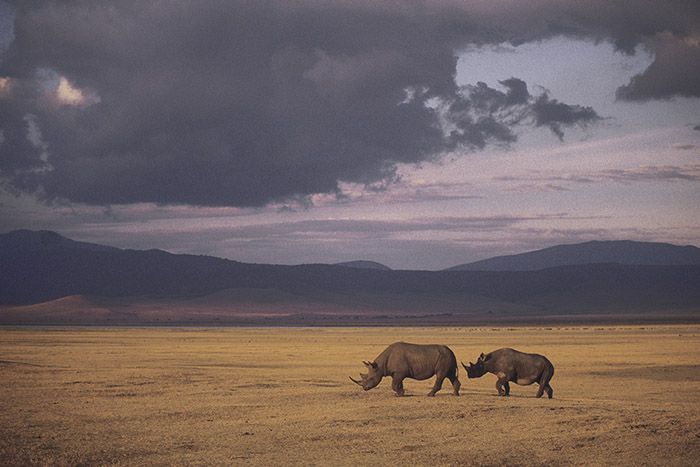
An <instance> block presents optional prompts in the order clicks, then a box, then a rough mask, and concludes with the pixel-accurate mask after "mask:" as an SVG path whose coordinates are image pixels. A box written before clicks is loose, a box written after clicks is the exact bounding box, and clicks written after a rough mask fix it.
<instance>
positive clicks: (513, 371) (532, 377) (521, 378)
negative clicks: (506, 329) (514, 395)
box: [462, 349, 554, 399]
mask: <svg viewBox="0 0 700 467" xmlns="http://www.w3.org/2000/svg"><path fill="white" fill-rule="evenodd" d="M462 366H463V367H464V369H465V370H467V376H468V377H469V378H481V377H482V376H484V374H486V373H492V374H494V375H496V376H497V377H498V380H496V389H497V390H498V395H499V396H509V395H510V385H509V384H508V382H509V381H512V382H514V383H516V384H520V385H528V384H532V383H538V384H539V386H540V387H539V388H538V389H537V397H542V393H543V392H544V391H547V397H549V398H550V399H551V398H552V396H553V395H554V389H552V386H550V385H549V381H550V380H551V379H552V376H554V365H552V362H550V361H549V360H548V359H547V357H545V356H543V355H538V354H534V353H524V352H518V351H517V350H515V349H498V350H494V351H493V352H491V353H487V354H486V355H484V354H483V353H482V354H481V355H480V356H479V358H478V359H477V361H476V363H472V362H469V366H466V365H465V364H464V363H462Z"/></svg>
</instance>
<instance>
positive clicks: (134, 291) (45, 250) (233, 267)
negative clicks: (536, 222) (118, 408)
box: [0, 231, 700, 325]
mask: <svg viewBox="0 0 700 467" xmlns="http://www.w3.org/2000/svg"><path fill="white" fill-rule="evenodd" d="M643 317H645V318H643ZM553 320H554V321H557V322H571V321H576V320H579V321H580V320H584V321H585V320H594V321H595V320H598V321H600V320H613V321H615V320H623V321H626V322H629V321H633V322H640V320H651V321H653V320H657V321H658V320H662V321H679V320H682V321H694V322H697V321H698V320H700V265H626V264H610V263H605V264H580V265H570V266H569V265H568V266H559V267H553V268H545V269H540V270H535V271H394V270H388V271H387V270H377V269H356V268H353V267H345V266H337V265H324V264H310V265H299V266H282V265H270V264H246V263H240V262H237V261H231V260H226V259H221V258H215V257H211V256H196V255H176V254H171V253H168V252H165V251H161V250H148V251H140V250H122V249H118V248H112V247H102V246H100V245H92V244H86V243H81V242H74V241H72V240H69V239H67V238H64V237H61V236H60V235H58V234H55V233H46V232H31V231H19V232H11V233H9V234H3V235H0V324H71V323H73V324H110V323H111V324H130V325H139V324H158V323H161V324H162V323H169V324H188V325H189V324H192V325H203V324H236V325H240V324H246V325H247V324H256V325H261V324H262V325H267V324H269V325H288V324H293V325H310V324H313V325H318V324H334V325H338V324H340V325H358V324H381V325H394V324H416V325H427V324H431V325H443V324H462V325H464V324H472V325H473V324H478V323H484V324H490V323H534V322H540V323H551V322H552V321H553Z"/></svg>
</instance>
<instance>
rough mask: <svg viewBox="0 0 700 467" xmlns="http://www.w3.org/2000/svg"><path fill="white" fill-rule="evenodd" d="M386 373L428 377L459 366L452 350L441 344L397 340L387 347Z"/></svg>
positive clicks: (421, 377)
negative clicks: (410, 342) (411, 342)
mask: <svg viewBox="0 0 700 467" xmlns="http://www.w3.org/2000/svg"><path fill="white" fill-rule="evenodd" d="M385 352H386V366H385V375H392V374H395V373H402V374H405V375H406V376H408V377H410V378H414V379H427V378H430V377H432V376H434V375H435V373H436V372H438V371H444V372H449V370H450V369H452V368H453V367H454V368H456V367H457V359H456V358H455V356H454V353H453V352H452V350H450V349H449V347H447V346H445V345H439V344H409V343H407V342H396V343H394V344H391V345H390V346H389V347H388V348H387V349H386V351H385Z"/></svg>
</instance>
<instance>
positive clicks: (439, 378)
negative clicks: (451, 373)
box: [428, 373, 445, 397]
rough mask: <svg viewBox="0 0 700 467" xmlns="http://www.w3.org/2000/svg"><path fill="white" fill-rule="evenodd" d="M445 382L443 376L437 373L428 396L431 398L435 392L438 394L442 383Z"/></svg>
mask: <svg viewBox="0 0 700 467" xmlns="http://www.w3.org/2000/svg"><path fill="white" fill-rule="evenodd" d="M443 381H445V375H444V374H441V373H438V374H437V376H436V378H435V384H434V385H433V389H431V390H430V392H429V393H428V395H429V396H430V397H433V396H434V395H435V393H436V392H438V391H439V390H440V389H442V382H443Z"/></svg>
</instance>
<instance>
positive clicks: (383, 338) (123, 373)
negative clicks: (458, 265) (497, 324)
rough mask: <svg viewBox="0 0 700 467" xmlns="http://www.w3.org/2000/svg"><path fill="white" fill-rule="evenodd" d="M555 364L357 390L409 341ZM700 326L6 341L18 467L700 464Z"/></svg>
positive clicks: (85, 332)
mask: <svg viewBox="0 0 700 467" xmlns="http://www.w3.org/2000/svg"><path fill="white" fill-rule="evenodd" d="M397 340H404V341H409V342H418V343H444V344H447V345H449V346H450V347H451V348H452V349H453V350H454V351H455V353H456V355H457V357H458V359H460V360H463V361H465V362H466V361H468V360H470V359H471V360H473V359H474V358H476V356H477V355H479V353H481V352H485V351H490V350H494V349H496V348H499V347H504V346H509V347H515V348H517V349H519V350H523V351H527V352H538V353H543V354H546V355H547V356H548V357H549V358H550V359H551V360H552V362H553V363H554V365H555V367H556V370H555V375H554V378H553V379H552V386H553V387H554V390H555V395H554V396H555V398H554V399H552V400H547V399H545V398H543V399H536V398H534V395H535V392H536V385H533V386H525V387H523V386H516V385H511V397H509V398H500V397H497V396H496V389H495V377H493V376H491V375H486V376H484V377H483V378H481V379H477V380H468V379H467V378H466V375H465V372H464V371H463V370H462V371H461V372H460V379H461V381H462V397H459V398H457V397H453V396H451V395H450V392H451V391H450V390H449V388H448V387H447V386H448V384H446V385H445V388H444V390H443V391H442V392H440V393H438V395H437V397H435V398H428V397H425V394H426V393H427V392H428V391H429V389H430V387H431V385H432V381H413V380H406V381H405V387H406V389H407V392H408V394H409V395H410V397H404V398H397V397H394V396H393V395H392V392H391V387H390V382H389V381H388V380H385V381H384V382H382V384H381V385H380V386H379V387H378V388H376V389H374V390H372V391H368V392H364V391H362V390H361V389H360V388H358V387H357V386H355V385H353V384H352V383H351V382H350V381H349V379H348V376H349V375H352V376H354V377H356V376H357V374H358V372H359V371H361V370H362V365H361V361H362V360H367V359H372V358H374V357H375V356H376V355H377V354H378V353H379V352H380V351H381V350H383V349H384V347H385V346H386V345H388V344H390V343H391V342H394V341H397ZM698 459H700V328H699V327H697V326H653V327H648V326H647V327H638V326H637V327H599V328H595V327H571V328H286V329H280V328H226V329H182V328H180V329H166V328H156V329H117V328H114V329H48V330H47V329H43V330H40V329H14V330H13V329H3V330H0V464H2V465H46V464H51V465H56V464H58V465H95V464H116V465H152V464H157V465H182V464H189V465H198V464H199V465H235V464H242V463H246V464H257V465H282V464H303V465H310V464H316V465H330V464H333V465H337V464H341V465H343V464H345V465H349V464H361V465H367V464H379V465H381V464H399V463H401V464H417V465H455V464H474V465H542V464H549V465H562V464H565V465H566V464H578V465H610V464H615V465H640V464H641V465H697V462H698V461H697V460H698Z"/></svg>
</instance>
